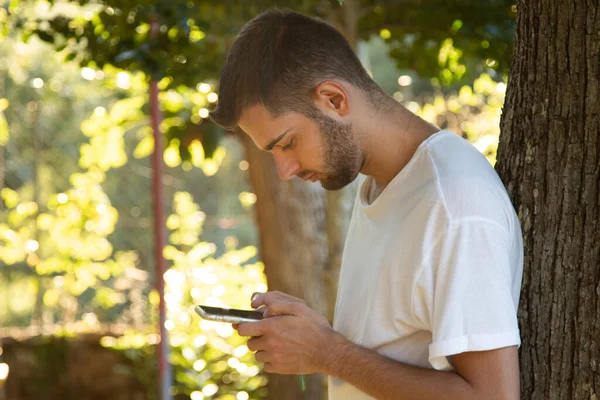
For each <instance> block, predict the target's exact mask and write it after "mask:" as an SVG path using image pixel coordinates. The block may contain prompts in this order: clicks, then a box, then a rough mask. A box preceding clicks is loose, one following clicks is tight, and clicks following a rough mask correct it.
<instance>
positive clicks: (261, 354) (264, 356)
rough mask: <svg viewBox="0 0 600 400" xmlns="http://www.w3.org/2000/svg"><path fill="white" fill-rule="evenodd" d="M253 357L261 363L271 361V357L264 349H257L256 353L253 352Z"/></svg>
mask: <svg viewBox="0 0 600 400" xmlns="http://www.w3.org/2000/svg"><path fill="white" fill-rule="evenodd" d="M254 358H255V359H256V361H258V362H259V363H261V364H264V363H266V362H270V361H271V357H270V356H269V353H267V352H266V351H257V352H256V354H254Z"/></svg>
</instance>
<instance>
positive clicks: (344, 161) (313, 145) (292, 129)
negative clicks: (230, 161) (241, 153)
mask: <svg viewBox="0 0 600 400" xmlns="http://www.w3.org/2000/svg"><path fill="white" fill-rule="evenodd" d="M238 125H239V127H240V128H241V129H242V130H243V131H244V132H245V133H246V134H247V135H249V136H250V137H251V138H252V140H253V141H254V143H255V144H256V145H257V146H258V147H259V148H260V149H263V150H266V151H269V152H271V153H272V154H273V157H274V158H275V164H276V165H277V170H278V172H279V177H280V178H281V179H284V180H288V179H291V178H293V177H294V176H298V177H300V178H302V179H304V180H310V181H312V182H316V181H320V182H321V185H322V186H323V187H324V188H325V189H327V190H338V189H341V188H343V187H344V186H346V185H348V184H349V183H351V182H352V181H353V180H354V179H355V178H356V176H357V175H358V173H359V171H360V167H361V163H362V160H363V157H362V154H361V152H360V149H359V148H358V145H357V144H356V141H355V139H354V137H353V134H352V126H351V125H344V124H342V123H340V122H338V121H336V120H334V119H332V118H329V117H327V116H326V115H324V114H322V113H320V112H319V111H315V116H314V117H313V118H309V117H307V116H305V115H304V114H301V113H288V114H285V115H282V116H280V117H278V118H273V116H272V114H271V113H270V112H269V111H268V110H267V109H266V108H264V107H263V106H261V105H255V106H252V107H247V108H246V109H244V112H243V113H242V115H241V117H240V120H239V122H238Z"/></svg>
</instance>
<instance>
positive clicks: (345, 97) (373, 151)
mask: <svg viewBox="0 0 600 400" xmlns="http://www.w3.org/2000/svg"><path fill="white" fill-rule="evenodd" d="M212 118H213V119H214V121H216V122H217V123H218V124H220V125H222V126H224V127H227V128H234V127H239V128H240V129H241V130H243V131H244V132H245V133H246V134H247V135H249V136H250V137H251V138H252V140H253V141H254V142H255V143H256V145H257V146H258V147H259V148H261V149H263V150H265V151H269V152H271V153H272V154H273V157H274V158H275V163H276V165H277V169H278V171H279V175H280V177H281V179H291V178H292V177H294V176H298V177H300V178H302V179H304V180H310V181H313V182H316V181H319V182H320V183H321V185H322V186H323V187H324V188H325V189H328V190H337V189H340V188H343V187H344V186H346V185H348V184H349V183H350V182H352V181H353V180H354V179H356V178H357V176H358V174H359V172H360V173H362V174H363V175H365V176H366V179H365V180H364V181H362V182H361V186H360V190H359V193H358V196H357V198H356V203H355V207H354V213H353V217H352V222H351V226H350V229H349V232H348V237H347V241H346V246H345V249H344V256H343V262H342V270H341V273H340V281H339V293H338V297H337V305H336V310H335V317H334V323H333V328H332V327H331V326H330V325H329V323H328V321H327V320H326V319H325V318H324V317H323V316H320V315H318V314H316V313H315V312H314V311H312V310H311V309H309V308H308V307H307V306H306V305H305V304H304V302H303V301H302V300H300V299H297V298H294V297H291V296H288V295H286V294H283V293H278V292H269V293H261V294H255V295H254V296H253V301H252V306H253V307H261V306H262V307H265V309H266V312H265V315H266V317H267V318H265V319H264V320H262V321H260V322H253V323H245V324H241V325H239V326H237V329H238V332H239V333H240V334H241V335H244V336H251V337H252V338H250V339H249V341H248V347H249V348H250V349H251V350H252V351H256V359H257V360H258V361H259V362H261V363H264V365H265V370H266V371H267V372H275V373H281V374H308V373H313V372H323V373H326V374H328V375H329V376H330V377H331V378H330V381H329V391H330V399H332V400H352V399H370V398H376V399H418V400H427V399H518V398H519V366H518V359H517V346H518V345H519V343H520V340H519V331H518V327H517V318H516V312H517V304H518V301H519V291H520V286H521V277H522V262H523V249H522V239H521V231H520V226H519V221H518V219H517V216H516V214H515V212H514V209H513V207H512V205H511V203H510V201H509V199H508V196H507V194H506V191H505V189H504V187H503V185H502V182H501V181H500V179H499V178H498V176H497V175H496V173H495V171H494V170H493V169H492V167H491V166H490V164H489V163H488V162H487V160H486V159H485V158H484V157H483V156H482V155H481V154H480V153H478V152H477V150H475V149H474V148H473V147H472V146H471V145H470V144H468V143H467V142H466V141H465V140H463V139H462V138H460V137H459V136H457V135H455V134H452V133H449V132H445V131H440V130H439V129H438V128H437V127H435V126H433V125H431V124H429V123H427V122H426V121H424V120H422V119H421V118H419V117H418V116H416V115H413V114H412V113H411V112H410V111H408V110H407V109H405V108H404V107H402V106H401V105H400V104H398V103H397V102H396V101H394V100H393V99H392V98H390V97H389V96H387V95H386V94H385V93H384V92H383V91H382V90H381V89H380V88H379V87H378V86H377V85H376V84H375V83H374V82H373V81H372V80H371V78H370V77H369V75H368V74H367V73H366V72H365V70H364V69H363V68H362V66H361V64H360V62H359V60H358V59H357V57H356V56H355V55H354V53H353V52H352V49H351V48H350V46H349V45H348V43H347V42H346V41H345V40H344V38H343V37H342V35H341V34H340V33H339V32H337V31H336V30H335V29H333V28H332V27H330V26H329V25H327V24H325V23H323V22H319V21H317V20H315V19H312V18H309V17H307V16H304V15H301V14H298V13H294V12H290V11H282V10H272V11H269V12H266V13H264V14H262V15H260V16H258V17H257V18H255V19H254V20H252V21H250V22H249V23H248V24H247V25H246V26H245V27H244V28H243V30H242V31H241V33H240V34H239V36H238V38H237V39H236V41H235V43H234V44H233V47H232V49H231V52H230V53H229V56H228V58H227V62H226V64H225V67H224V68H223V71H222V74H221V81H220V94H219V102H218V106H217V108H216V110H215V111H214V112H213V113H212Z"/></svg>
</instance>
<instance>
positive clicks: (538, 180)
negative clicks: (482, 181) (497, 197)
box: [497, 0, 600, 400]
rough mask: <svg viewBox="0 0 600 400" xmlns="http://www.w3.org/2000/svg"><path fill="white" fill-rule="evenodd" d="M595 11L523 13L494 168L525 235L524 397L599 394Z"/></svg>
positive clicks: (549, 1) (557, 4)
mask: <svg viewBox="0 0 600 400" xmlns="http://www.w3.org/2000/svg"><path fill="white" fill-rule="evenodd" d="M599 95H600V4H599V2H598V0H572V1H562V0H529V1H521V2H519V4H518V17H517V31H516V35H515V46H514V58H513V64H512V68H511V72H510V76H509V81H508V92H507V97H506V104H505V109H504V114H503V118H502V123H501V128H502V135H501V138H500V148H499V157H498V160H499V161H498V165H497V170H498V172H499V173H500V176H501V177H502V179H503V181H504V182H505V184H506V185H507V188H508V191H509V193H510V196H511V198H512V200H513V202H514V204H515V207H516V208H517V210H518V213H519V216H520V218H521V223H522V227H523V237H524V245H525V271H524V279H523V290H522V295H521V303H520V310H519V322H520V326H521V336H522V346H521V351H520V362H521V371H522V373H521V389H522V397H523V398H524V399H534V400H536V399H544V400H547V399H550V400H553V399H557V400H558V399H594V400H595V399H597V398H598V397H599V396H600V366H599V365H598V363H599V361H600V347H599V345H600V300H599V296H600V244H599V243H600V223H599V222H598V220H599V218H600V192H599V189H600V187H599V181H600V103H599Z"/></svg>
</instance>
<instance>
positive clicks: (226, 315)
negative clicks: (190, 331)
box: [194, 305, 263, 324]
mask: <svg viewBox="0 0 600 400" xmlns="http://www.w3.org/2000/svg"><path fill="white" fill-rule="evenodd" d="M194 310H195V311H196V312H197V313H198V314H199V315H200V316H201V317H202V318H203V319H206V320H210V321H218V322H228V323H231V324H240V323H242V322H256V321H260V320H261V319H263V313H262V312H260V311H256V310H238V309H235V308H220V307H209V306H204V305H201V306H196V307H194Z"/></svg>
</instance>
